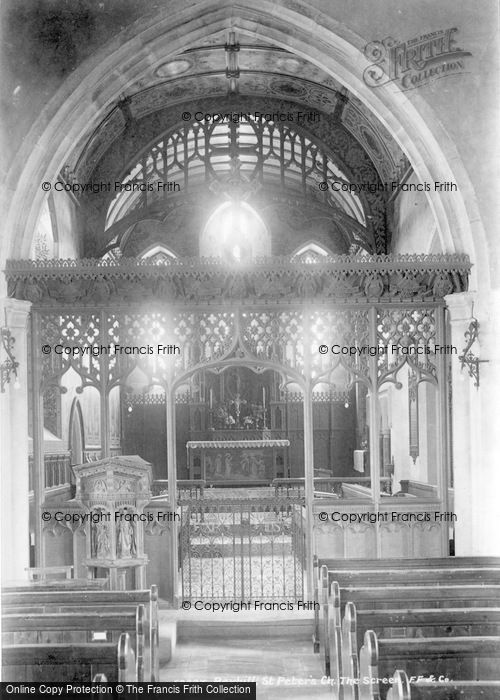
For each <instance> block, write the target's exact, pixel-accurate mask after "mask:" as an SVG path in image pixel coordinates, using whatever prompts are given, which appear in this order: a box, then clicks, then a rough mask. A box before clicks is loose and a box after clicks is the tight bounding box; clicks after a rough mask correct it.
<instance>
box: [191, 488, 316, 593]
mask: <svg viewBox="0 0 500 700" xmlns="http://www.w3.org/2000/svg"><path fill="white" fill-rule="evenodd" d="M302 504H303V500H302V499H300V498H296V499H290V498H280V497H277V498H258V499H257V498H241V499H240V498H224V497H222V498H217V499H215V498H214V499H213V500H212V499H204V500H194V499H193V500H185V501H183V502H182V503H181V514H182V515H181V517H182V521H181V531H180V560H181V570H182V598H183V600H207V599H209V600H221V601H224V600H228V601H234V600H242V601H248V600H255V599H258V600H296V599H300V598H303V596H304V563H305V561H304V560H305V557H304V531H303V528H302V517H303V516H302Z"/></svg>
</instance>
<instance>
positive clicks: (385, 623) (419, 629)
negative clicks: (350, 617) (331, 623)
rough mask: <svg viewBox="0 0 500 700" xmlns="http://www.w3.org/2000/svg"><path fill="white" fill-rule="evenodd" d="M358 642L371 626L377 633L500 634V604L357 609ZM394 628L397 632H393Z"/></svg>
mask: <svg viewBox="0 0 500 700" xmlns="http://www.w3.org/2000/svg"><path fill="white" fill-rule="evenodd" d="M356 618H357V632H358V637H357V646H358V649H359V647H360V646H361V644H362V641H363V638H364V634H365V632H366V631H367V630H369V629H371V630H374V632H376V633H377V636H378V637H379V638H381V636H382V635H383V636H390V635H389V634H387V631H390V633H391V634H392V636H398V637H416V636H421V637H455V636H467V635H469V636H470V635H500V608H475V607H473V608H413V609H404V610H403V609H400V610H357V614H356ZM394 630H397V635H395V634H393V632H394Z"/></svg>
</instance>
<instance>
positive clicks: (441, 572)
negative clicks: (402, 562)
mask: <svg viewBox="0 0 500 700" xmlns="http://www.w3.org/2000/svg"><path fill="white" fill-rule="evenodd" d="M323 566H325V564H323ZM327 569H328V579H329V581H338V583H339V584H340V586H342V587H346V586H349V585H353V586H363V585H367V584H370V585H372V584H374V585H377V584H378V585H384V584H385V583H387V582H391V583H394V584H396V583H397V584H407V583H408V582H410V581H412V582H414V583H417V584H425V583H426V582H430V583H444V582H451V583H455V582H460V583H474V584H478V583H492V584H495V583H496V584H500V564H499V565H498V566H462V567H457V568H454V567H453V566H443V567H427V566H425V565H423V564H422V563H420V565H419V566H416V565H415V566H413V567H410V568H408V569H404V568H391V567H384V568H370V569H355V568H354V567H351V568H349V569H340V568H337V567H327Z"/></svg>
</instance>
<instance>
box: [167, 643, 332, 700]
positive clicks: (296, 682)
mask: <svg viewBox="0 0 500 700" xmlns="http://www.w3.org/2000/svg"><path fill="white" fill-rule="evenodd" d="M242 637H244V630H243V629H242ZM322 678H323V671H322V667H321V662H320V657H319V655H317V654H313V651H312V643H311V642H310V641H307V640H304V641H302V640H300V641H299V640H296V639H294V640H289V639H286V638H283V639H279V638H278V639H277V638H272V639H269V638H267V639H258V638H257V639H246V640H245V639H227V640H223V639H216V640H208V639H207V640H200V641H198V642H192V641H190V642H182V641H181V642H178V643H177V646H176V649H175V652H174V655H173V658H172V659H171V660H170V661H169V662H168V664H166V665H165V666H163V668H162V669H161V671H160V680H161V681H165V682H168V681H218V680H219V681H242V682H245V681H255V682H256V683H257V700H287V699H288V698H291V699H294V700H308V699H309V698H313V699H314V698H317V699H318V700H322V699H323V698H324V699H325V700H326V699H327V698H328V700H335V698H334V693H333V690H332V688H331V687H330V686H329V685H328V684H327V683H325V682H324V680H323V682H322Z"/></svg>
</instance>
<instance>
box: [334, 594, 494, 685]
mask: <svg viewBox="0 0 500 700" xmlns="http://www.w3.org/2000/svg"><path fill="white" fill-rule="evenodd" d="M339 598H340V596H339V591H338V585H337V584H336V582H334V583H333V584H332V585H331V594H330V608H331V609H332V610H335V609H338V608H339V604H340V601H339ZM334 620H337V617H336V615H335V614H332V615H331V616H330V618H329V625H330V626H329V636H328V639H327V640H326V644H327V645H328V659H329V675H330V676H331V679H332V685H333V686H334V687H337V686H338V685H339V683H340V681H339V679H340V678H341V677H344V678H357V677H358V667H359V663H358V660H357V650H358V649H360V648H361V646H362V643H363V641H364V638H365V634H366V632H367V631H368V630H372V631H373V626H376V627H377V628H378V631H379V634H378V635H377V637H378V639H379V640H381V639H383V638H384V637H383V635H384V634H387V632H388V631H389V632H390V633H391V634H392V633H393V632H397V635H394V636H397V639H401V638H403V639H412V638H422V637H425V638H431V637H441V638H446V639H450V640H453V642H454V641H455V640H457V639H459V638H460V637H459V636H456V635H457V634H459V635H460V636H461V637H467V636H469V637H481V638H484V637H487V636H491V637H496V636H498V635H499V634H500V624H499V623H500V609H499V608H470V609H469V608H455V609H453V608H430V609H429V608H421V609H413V610H404V609H401V610H368V611H363V610H362V611H357V610H356V606H355V605H354V604H353V603H352V602H349V603H347V604H346V606H345V612H344V617H343V619H342V623H341V626H339V625H338V622H337V623H335V622H334ZM373 623H376V625H373ZM417 635H418V636H417ZM394 636H392V637H391V636H389V640H392V639H394ZM339 638H340V645H339ZM397 639H396V640H395V641H397ZM325 673H327V674H328V671H327V670H326V668H325ZM339 692H340V690H339ZM345 695H346V697H351V694H350V693H349V692H347V693H346V694H345Z"/></svg>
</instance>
